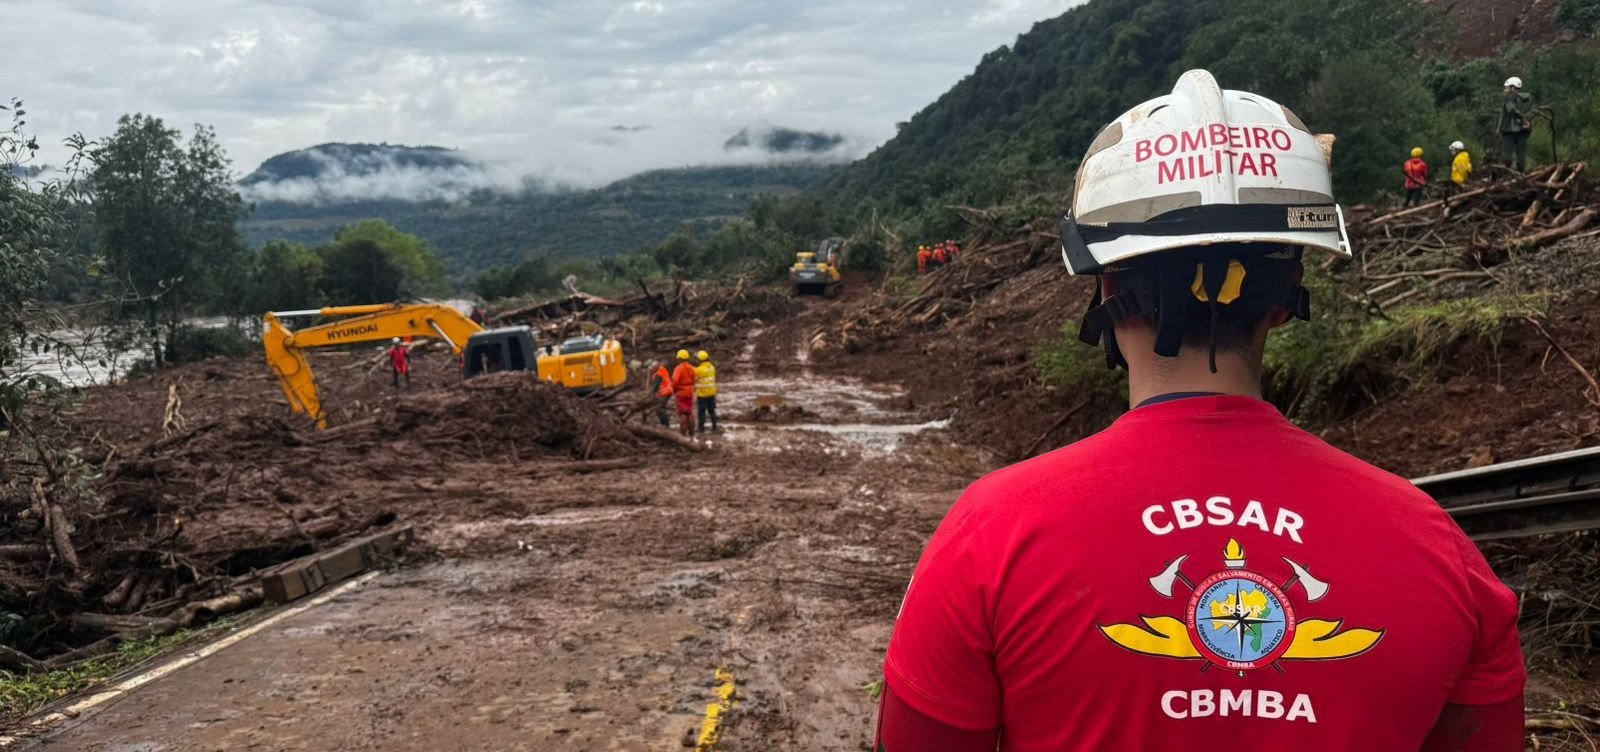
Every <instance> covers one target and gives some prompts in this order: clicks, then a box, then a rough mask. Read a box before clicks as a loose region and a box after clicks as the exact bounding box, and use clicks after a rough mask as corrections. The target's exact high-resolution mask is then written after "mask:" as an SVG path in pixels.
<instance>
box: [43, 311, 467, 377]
mask: <svg viewBox="0 0 1600 752" xmlns="http://www.w3.org/2000/svg"><path fill="white" fill-rule="evenodd" d="M427 302H437V303H443V304H445V305H448V306H450V307H452V308H455V309H456V310H459V311H461V312H462V313H468V312H470V311H471V310H472V305H473V304H472V301H470V300H439V301H427ZM309 321H310V319H303V318H302V319H292V320H287V322H286V323H288V324H289V325H290V326H294V325H296V324H299V325H304V324H306V323H307V322H309ZM183 323H184V325H185V326H192V327H196V328H200V329H221V328H223V327H226V326H230V325H231V324H230V322H229V319H228V318H227V317H226V316H208V317H199V318H190V319H184V322H183ZM244 326H245V328H246V330H247V331H249V332H250V334H251V336H252V337H254V336H256V335H257V333H258V332H259V329H260V324H259V322H257V321H254V320H247V321H245V322H244ZM50 336H51V337H52V338H53V339H55V340H57V341H60V342H63V343H65V344H66V345H67V347H66V348H65V349H64V350H63V351H61V352H54V351H52V352H47V353H24V354H23V355H22V359H21V367H20V368H19V369H18V370H19V372H21V373H35V374H39V375H41V376H49V377H51V378H54V379H59V380H60V381H61V382H62V383H64V384H67V385H70V386H76V387H86V386H97V385H102V384H110V383H112V382H114V381H116V380H117V379H119V378H122V377H123V376H125V375H127V372H128V368H130V367H131V366H132V365H133V364H134V363H137V362H138V361H139V360H141V359H144V358H148V357H150V348H149V347H148V346H146V345H145V344H143V343H133V344H132V345H131V346H130V347H128V348H127V349H122V348H116V347H112V346H110V341H109V339H110V337H109V331H108V330H107V329H104V328H89V329H61V330H56V331H53V332H51V333H50Z"/></svg>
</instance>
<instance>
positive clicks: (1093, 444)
mask: <svg viewBox="0 0 1600 752" xmlns="http://www.w3.org/2000/svg"><path fill="white" fill-rule="evenodd" d="M1112 431H1113V429H1107V430H1105V431H1101V432H1100V433H1097V434H1094V435H1092V436H1089V437H1087V438H1084V439H1081V440H1079V441H1076V442H1073V443H1072V444H1068V445H1067V446H1064V447H1062V448H1060V449H1057V450H1055V451H1052V452H1047V453H1045V454H1041V455H1039V456H1037V457H1033V458H1031V459H1026V460H1023V461H1021V462H1018V463H1015V464H1012V465H1008V466H1006V467H1003V468H1000V469H999V470H995V471H993V472H991V473H989V474H988V475H985V476H983V477H982V478H979V479H978V480H977V481H975V482H973V484H972V485H971V486H968V487H967V493H966V494H965V495H964V496H963V498H962V500H963V502H966V503H969V504H974V505H980V506H989V507H992V506H997V505H1006V504H1009V503H1016V502H1023V501H1026V500H1028V499H1031V498H1035V497H1037V496H1038V495H1040V494H1041V493H1047V494H1051V495H1054V494H1057V493H1059V492H1060V489H1061V479H1062V478H1063V477H1073V478H1077V479H1078V480H1079V481H1083V480H1085V473H1086V472H1087V471H1088V470H1089V469H1092V468H1097V467H1101V466H1102V463H1101V460H1102V459H1104V458H1105V453H1106V451H1107V442H1108V440H1109V439H1110V437H1111V435H1112Z"/></svg>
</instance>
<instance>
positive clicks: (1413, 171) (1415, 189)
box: [1405, 147, 1428, 206]
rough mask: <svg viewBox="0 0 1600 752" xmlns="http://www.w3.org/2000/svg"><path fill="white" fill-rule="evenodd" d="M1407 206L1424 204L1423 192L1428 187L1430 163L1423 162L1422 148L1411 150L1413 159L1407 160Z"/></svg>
mask: <svg viewBox="0 0 1600 752" xmlns="http://www.w3.org/2000/svg"><path fill="white" fill-rule="evenodd" d="M1405 173H1406V206H1416V205H1418V204H1420V203H1422V191H1423V189H1425V188H1427V187H1428V163H1427V162H1424V161H1422V148H1421V147H1417V148H1415V149H1412V150H1411V158H1410V159H1408V160H1406V165H1405Z"/></svg>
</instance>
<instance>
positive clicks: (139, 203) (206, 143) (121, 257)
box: [89, 115, 249, 366]
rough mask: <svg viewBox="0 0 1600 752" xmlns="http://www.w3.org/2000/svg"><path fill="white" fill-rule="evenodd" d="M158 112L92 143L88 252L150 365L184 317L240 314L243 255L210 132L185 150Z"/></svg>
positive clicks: (232, 200)
mask: <svg viewBox="0 0 1600 752" xmlns="http://www.w3.org/2000/svg"><path fill="white" fill-rule="evenodd" d="M178 136H179V134H178V132H177V131H175V130H171V129H169V128H167V127H166V125H164V124H163V123H162V122H161V121H160V120H159V119H156V118H153V117H148V116H146V115H125V116H123V117H122V118H121V119H119V120H118V121H117V131H116V133H114V134H112V135H111V137H110V138H108V139H107V140H106V141H105V143H103V144H101V145H99V146H98V147H96V148H94V149H93V150H92V151H91V152H90V153H89V156H90V159H91V160H92V162H93V165H94V171H93V172H92V173H90V175H89V185H90V188H91V190H92V191H93V192H94V226H95V250H96V252H97V253H99V255H100V256H101V257H102V258H103V259H104V264H105V269H106V271H107V273H109V274H110V275H111V276H113V277H115V278H116V279H117V280H119V282H121V283H122V284H125V285H126V286H127V287H128V289H129V292H130V294H129V296H128V297H127V298H125V299H124V300H123V302H122V308H123V319H124V320H125V321H127V322H129V324H130V325H131V326H134V327H136V328H137V330H138V333H139V335H140V338H141V339H143V340H144V341H145V342H146V343H147V344H148V346H149V348H150V353H151V357H152V358H153V359H154V362H155V364H156V365H157V366H160V365H161V364H163V363H165V362H166V355H165V347H166V346H167V345H170V340H171V339H172V338H173V337H174V336H175V335H176V330H177V328H178V324H179V322H181V321H182V320H183V319H184V317H185V316H190V315H193V314H195V313H197V312H200V311H220V312H227V313H235V312H242V311H241V310H240V309H239V307H238V302H239V301H240V300H242V293H243V291H244V290H243V287H244V285H245V283H246V281H247V274H246V271H245V270H246V267H247V265H248V259H249V257H248V255H247V253H246V251H245V248H244V245H243V243H241V242H240V240H239V233H238V230H237V228H236V226H235V223H236V222H237V221H238V219H239V217H240V216H241V215H242V214H243V211H244V208H243V204H242V203H241V202H240V200H239V194H238V193H237V192H235V191H234V188H233V183H232V180H231V179H230V178H229V176H228V160H227V157H226V156H225V155H224V154H223V151H222V147H221V146H219V145H218V144H217V139H216V134H215V133H214V132H212V131H211V129H209V128H206V127H203V126H201V127H197V128H196V129H195V132H194V135H193V136H191V137H190V139H189V143H188V145H187V147H184V146H182V145H180V144H179V142H178Z"/></svg>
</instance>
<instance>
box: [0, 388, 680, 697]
mask: <svg viewBox="0 0 1600 752" xmlns="http://www.w3.org/2000/svg"><path fill="white" fill-rule="evenodd" d="M238 366H239V367H240V368H249V367H258V366H259V364H257V363H254V362H248V363H245V362H241V363H239V364H238ZM257 383H258V384H260V386H261V387H268V388H270V386H271V385H270V384H269V383H267V382H265V381H260V382H257ZM167 391H170V390H167ZM156 407H157V408H159V407H160V405H157V406H156ZM369 415H370V417H367V418H364V419H361V420H356V421H353V422H351V423H348V424H345V425H340V426H335V427H334V428H331V429H329V430H327V431H323V432H316V431H313V430H311V429H310V427H309V426H306V427H299V428H296V427H294V426H293V425H292V423H298V422H299V421H292V420H291V418H292V416H291V415H289V414H288V413H287V411H286V410H285V408H284V406H283V405H282V404H280V403H277V402H275V401H270V400H265V399H256V400H253V401H251V402H250V403H249V405H248V406H247V407H246V408H245V409H244V410H242V411H240V412H235V413H233V414H229V415H226V416H224V417H219V418H217V419H214V420H207V421H196V420H193V419H191V420H190V421H188V427H187V428H186V429H183V430H179V431H176V432H174V433H172V434H171V435H169V436H166V437H164V438H160V439H157V440H154V441H151V442H148V443H146V444H145V445H143V446H141V447H138V448H136V449H134V448H129V449H125V450H122V449H113V450H110V451H109V452H108V454H107V455H106V456H105V457H103V458H96V459H98V460H99V461H100V462H103V463H104V466H103V470H102V472H101V473H100V474H99V475H98V476H94V477H87V476H86V481H87V483H88V486H87V487H85V488H80V489H77V490H76V491H74V490H72V489H71V488H70V484H63V483H54V484H51V483H47V482H46V479H45V478H44V477H42V476H41V477H39V478H36V479H34V481H33V483H32V484H31V494H29V495H28V496H27V497H25V498H13V495H12V494H9V493H6V492H4V491H3V490H0V513H3V515H4V516H3V519H5V520H7V521H9V522H8V526H7V529H6V530H5V532H6V533H7V536H6V543H5V544H4V545H0V592H3V593H4V595H5V602H6V603H8V604H11V605H10V606H9V607H8V608H7V610H12V611H20V612H22V613H27V614H34V615H36V618H35V619H34V620H33V621H31V622H30V624H29V628H30V629H32V630H34V632H33V633H32V634H26V635H20V636H15V637H12V638H10V639H8V641H7V642H8V644H10V645H12V646H13V648H14V649H6V650H0V669H7V670H20V671H32V670H39V669H44V668H51V667H57V666H61V665H64V664H66V663H70V662H71V661H75V660H79V659H82V658H84V657H86V656H89V655H93V654H96V653H98V652H103V651H106V650H109V649H111V648H113V647H114V646H115V645H116V644H117V643H118V642H120V641H122V640H126V639H130V638H134V637H147V636H152V635H156V634H165V633H170V632H172V631H174V630H176V629H179V628H182V627H187V626H190V625H191V624H193V623H195V622H196V620H197V619H200V618H210V617H212V616H218V615H222V614H224V613H227V612H229V611H232V610H238V609H243V608H248V607H250V606H253V605H255V604H256V603H259V602H260V600H261V591H260V588H259V587H258V586H257V585H256V575H257V573H258V572H259V571H260V570H262V569H265V568H267V567H270V566H272V565H275V564H279V563H282V562H285V561H289V560H291V559H294V558H297V557H300V556H304V555H307V554H310V553H314V552H317V551H320V550H324V549H327V548H331V547H334V546H337V545H339V544H340V543H342V542H344V541H347V540H349V539H351V538H353V537H356V536H359V535H362V534H364V533H369V532H371V531H375V530H378V529H382V528H385V527H387V526H389V525H391V524H395V523H404V522H406V521H408V520H409V519H411V518H414V517H417V516H419V515H428V514H434V513H437V509H436V507H438V506H439V505H440V503H441V500H449V499H453V498H463V499H468V500H469V501H464V502H463V503H475V502H476V500H479V499H482V498H486V496H485V495H484V494H482V493H481V489H482V486H481V485H478V484H473V483H466V481H468V480H470V476H472V475H473V474H474V473H475V471H474V470H472V469H471V468H474V467H483V468H488V469H485V470H484V471H483V472H482V475H483V476H484V478H485V479H488V478H495V479H497V480H502V481H503V480H504V478H505V476H506V475H507V474H512V475H517V474H520V475H523V476H527V477H528V478H534V477H545V476H548V475H550V474H553V473H559V472H561V471H563V470H568V471H571V472H588V471H591V470H593V469H595V468H598V467H601V466H602V465H604V464H605V463H607V462H611V463H616V462H624V461H637V458H639V457H641V456H644V455H647V454H649V453H651V452H653V451H657V450H658V449H665V450H667V451H677V450H678V447H679V446H680V445H681V444H682V442H683V440H682V439H679V438H678V437H676V436H674V435H672V434H670V433H667V432H664V431H657V430H652V429H649V428H647V427H644V426H637V425H632V426H630V425H625V424H623V423H622V422H621V421H619V420H618V419H616V418H614V417H612V416H611V415H609V414H607V413H605V412H603V411H601V410H599V409H598V408H597V406H596V405H594V404H592V403H591V402H590V401H588V400H585V399H584V398H582V397H578V396H575V395H573V394H571V393H569V392H568V391H567V390H564V389H561V388H559V387H556V386H553V385H550V384H545V383H541V382H539V381H537V380H536V379H535V378H534V377H533V376H532V374H527V373H499V374H490V375H487V376H483V377H479V378H477V379H473V380H471V381H467V382H464V383H455V384H450V385H448V386H443V387H439V388H435V389H431V390H418V391H416V392H414V393H410V392H408V393H405V395H404V396H393V397H390V398H389V399H387V400H382V401H379V402H378V404H376V405H373V406H371V411H370V413H369ZM440 467H454V468H456V470H457V471H459V472H458V473H457V472H453V473H450V475H452V477H453V476H455V475H459V474H462V473H464V474H465V475H466V476H469V477H462V478H457V479H456V480H459V481H461V482H462V483H463V484H464V485H463V486H462V488H459V489H458V488H455V487H454V486H448V484H449V483H450V482H451V481H439V480H427V479H421V478H417V477H415V476H416V473H418V472H419V471H427V472H431V469H433V468H440ZM541 474H542V475H541ZM430 483H432V485H429V484H430ZM447 486H448V487H447ZM16 487H17V486H16V484H12V485H11V486H8V488H16ZM474 489H477V490H474ZM458 492H459V493H458Z"/></svg>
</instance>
